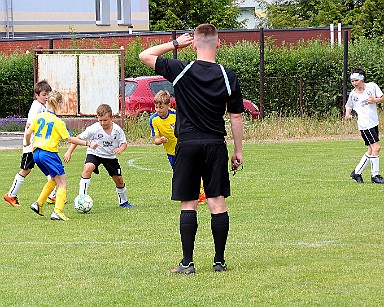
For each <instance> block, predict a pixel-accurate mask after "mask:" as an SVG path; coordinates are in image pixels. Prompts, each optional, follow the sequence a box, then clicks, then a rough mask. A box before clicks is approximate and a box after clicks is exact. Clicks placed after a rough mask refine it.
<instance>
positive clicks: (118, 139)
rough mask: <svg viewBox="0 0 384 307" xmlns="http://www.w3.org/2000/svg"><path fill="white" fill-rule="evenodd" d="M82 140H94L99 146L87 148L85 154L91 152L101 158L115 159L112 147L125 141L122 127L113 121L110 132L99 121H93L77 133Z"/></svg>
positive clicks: (116, 146)
mask: <svg viewBox="0 0 384 307" xmlns="http://www.w3.org/2000/svg"><path fill="white" fill-rule="evenodd" d="M79 137H80V138H81V139H82V140H86V141H91V142H96V143H97V144H98V145H99V146H98V147H97V148H96V149H92V148H90V147H88V148H87V154H92V155H95V156H98V157H101V158H107V159H115V158H116V154H115V153H114V152H113V150H114V149H116V148H118V147H120V146H121V144H125V143H127V139H126V137H125V134H124V131H123V129H121V127H120V126H119V125H117V124H115V123H113V127H112V132H111V134H107V133H106V132H105V131H104V129H103V128H102V127H101V125H100V123H99V122H97V123H94V124H92V125H91V126H89V127H87V128H86V129H85V130H84V131H83V132H82V133H80V134H79Z"/></svg>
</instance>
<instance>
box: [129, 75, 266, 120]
mask: <svg viewBox="0 0 384 307" xmlns="http://www.w3.org/2000/svg"><path fill="white" fill-rule="evenodd" d="M160 90H167V91H168V92H169V93H170V94H171V107H172V108H176V101H175V92H174V89H173V85H172V83H171V82H169V81H168V80H166V79H165V78H164V77H162V76H141V77H136V78H126V79H125V114H126V116H128V117H136V116H138V115H140V114H142V113H154V112H155V106H154V104H153V99H154V97H155V94H156V93H157V92H159V91H160ZM243 105H244V109H245V113H246V114H245V115H246V116H248V117H249V118H252V119H257V118H259V109H258V107H257V106H256V105H255V104H254V103H253V102H252V101H250V100H247V99H243Z"/></svg>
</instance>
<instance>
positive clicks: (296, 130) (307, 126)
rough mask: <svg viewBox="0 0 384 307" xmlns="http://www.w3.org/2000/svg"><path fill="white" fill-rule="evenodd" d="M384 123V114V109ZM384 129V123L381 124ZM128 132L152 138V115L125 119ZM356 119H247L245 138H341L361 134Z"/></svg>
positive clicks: (140, 140)
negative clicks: (150, 118)
mask: <svg viewBox="0 0 384 307" xmlns="http://www.w3.org/2000/svg"><path fill="white" fill-rule="evenodd" d="M380 117H381V119H382V120H381V122H383V123H384V114H383V113H380ZM226 126H227V132H228V140H231V139H232V135H231V129H230V121H229V117H226ZM379 128H380V130H381V131H383V130H384V125H383V124H381V125H380V127H379ZM125 132H126V135H127V140H128V142H129V143H136V144H147V143H151V142H152V138H151V136H150V130H149V123H148V116H146V115H144V116H140V117H137V118H132V119H128V120H126V121H125ZM358 134H359V133H358V130H357V124H356V121H355V120H351V121H345V120H344V119H342V118H340V117H337V116H335V117H332V116H329V117H328V118H323V119H316V118H308V117H302V118H300V117H279V116H269V117H266V118H265V119H263V120H253V121H248V120H245V121H244V141H245V142H257V141H265V140H287V139H300V138H324V139H327V138H337V137H351V136H358Z"/></svg>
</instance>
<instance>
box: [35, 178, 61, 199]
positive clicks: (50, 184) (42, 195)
mask: <svg viewBox="0 0 384 307" xmlns="http://www.w3.org/2000/svg"><path fill="white" fill-rule="evenodd" d="M55 187H56V182H55V181H54V180H52V179H51V180H49V181H48V182H47V183H46V184H45V185H44V187H43V190H42V191H41V193H40V196H39V198H38V199H37V203H38V204H39V206H42V205H43V204H44V202H45V201H46V200H47V198H48V196H49V194H51V192H52V191H53V189H54V188H55Z"/></svg>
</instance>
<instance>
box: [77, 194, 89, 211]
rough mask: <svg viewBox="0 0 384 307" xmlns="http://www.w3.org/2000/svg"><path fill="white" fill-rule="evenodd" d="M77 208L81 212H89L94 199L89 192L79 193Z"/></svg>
mask: <svg viewBox="0 0 384 307" xmlns="http://www.w3.org/2000/svg"><path fill="white" fill-rule="evenodd" d="M74 205H75V209H76V210H77V211H79V212H80V213H88V212H89V211H91V209H92V207H93V200H92V198H91V196H89V195H87V194H80V195H77V196H76V198H75V201H74Z"/></svg>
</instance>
